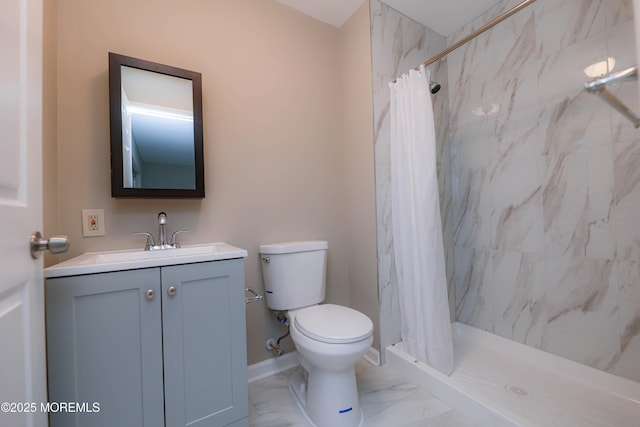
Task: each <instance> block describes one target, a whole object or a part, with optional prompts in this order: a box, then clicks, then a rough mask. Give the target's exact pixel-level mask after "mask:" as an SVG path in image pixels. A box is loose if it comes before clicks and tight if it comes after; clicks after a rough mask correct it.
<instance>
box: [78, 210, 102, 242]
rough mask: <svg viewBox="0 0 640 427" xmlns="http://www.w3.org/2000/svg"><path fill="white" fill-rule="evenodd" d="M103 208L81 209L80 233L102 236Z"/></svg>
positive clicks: (86, 235)
mask: <svg viewBox="0 0 640 427" xmlns="http://www.w3.org/2000/svg"><path fill="white" fill-rule="evenodd" d="M104 234H105V232H104V209H82V235H83V236H84V237H93V236H104Z"/></svg>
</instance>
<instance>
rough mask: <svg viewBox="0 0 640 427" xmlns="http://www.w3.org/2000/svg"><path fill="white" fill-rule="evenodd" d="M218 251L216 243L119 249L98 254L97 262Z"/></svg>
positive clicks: (181, 255)
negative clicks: (162, 247)
mask: <svg viewBox="0 0 640 427" xmlns="http://www.w3.org/2000/svg"><path fill="white" fill-rule="evenodd" d="M213 252H218V248H217V246H215V245H211V246H207V245H203V246H188V247H184V248H177V249H160V250H155V251H135V250H134V251H118V252H104V253H100V254H96V259H95V262H96V263H104V262H122V261H136V260H142V259H158V258H175V257H184V256H189V255H202V254H210V253H213Z"/></svg>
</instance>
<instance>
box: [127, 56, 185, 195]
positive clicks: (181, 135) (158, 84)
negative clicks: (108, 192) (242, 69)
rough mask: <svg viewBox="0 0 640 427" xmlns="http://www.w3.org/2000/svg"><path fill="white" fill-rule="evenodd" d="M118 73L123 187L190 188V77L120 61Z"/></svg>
mask: <svg viewBox="0 0 640 427" xmlns="http://www.w3.org/2000/svg"><path fill="white" fill-rule="evenodd" d="M120 75H121V77H122V148H123V159H122V161H123V174H124V175H123V180H124V187H125V188H176V189H195V188H196V181H195V150H194V140H193V96H192V93H193V84H192V82H191V80H188V79H182V78H179V77H174V76H167V75H164V74H158V73H153V72H150V71H147V70H139V69H136V68H132V67H128V66H125V65H123V66H121V68H120ZM157 88H162V90H161V91H160V90H158V89H157Z"/></svg>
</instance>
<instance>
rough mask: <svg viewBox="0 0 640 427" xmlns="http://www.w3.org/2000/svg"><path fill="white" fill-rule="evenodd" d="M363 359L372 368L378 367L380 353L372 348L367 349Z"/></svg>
mask: <svg viewBox="0 0 640 427" xmlns="http://www.w3.org/2000/svg"><path fill="white" fill-rule="evenodd" d="M364 359H365V360H366V361H367V362H369V363H371V364H372V365H374V366H380V352H379V351H378V350H376V349H375V348H373V347H369V349H368V350H367V352H366V353H365V354H364Z"/></svg>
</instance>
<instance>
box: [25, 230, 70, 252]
mask: <svg viewBox="0 0 640 427" xmlns="http://www.w3.org/2000/svg"><path fill="white" fill-rule="evenodd" d="M29 246H30V248H31V257H32V258H33V259H37V258H39V257H40V253H41V252H42V251H46V250H49V252H51V253H52V254H61V253H62V252H66V251H68V250H69V238H68V237H67V236H52V237H51V238H50V239H48V240H47V239H43V238H42V234H40V232H39V231H34V233H33V234H32V235H31V237H30V238H29Z"/></svg>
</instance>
